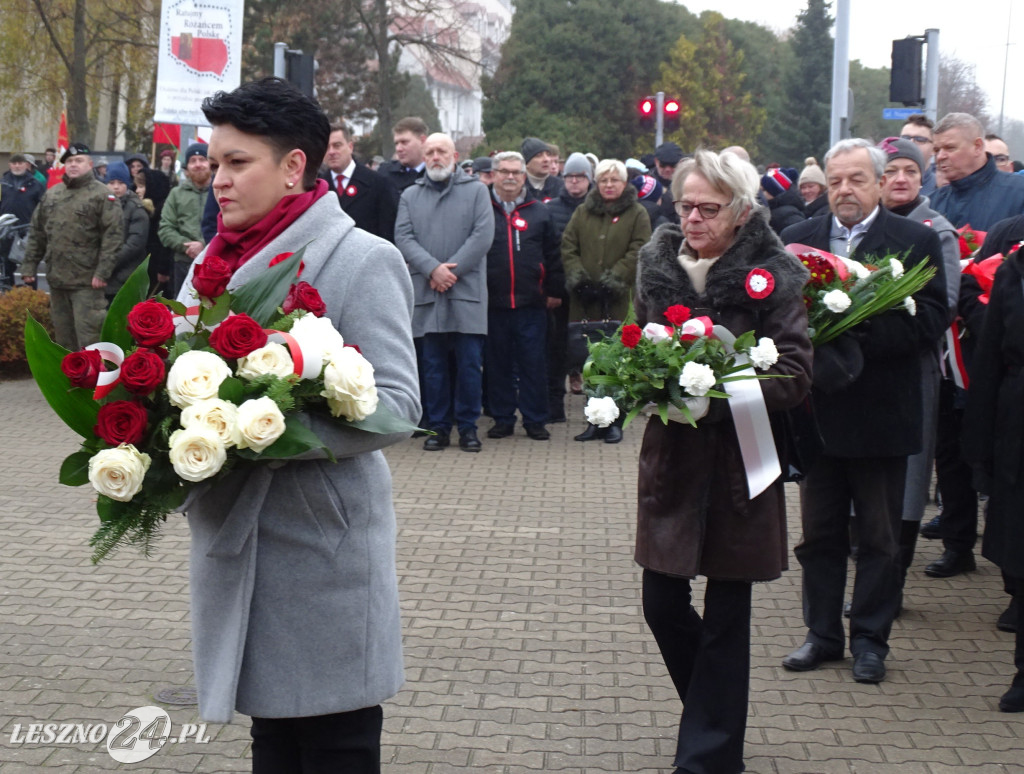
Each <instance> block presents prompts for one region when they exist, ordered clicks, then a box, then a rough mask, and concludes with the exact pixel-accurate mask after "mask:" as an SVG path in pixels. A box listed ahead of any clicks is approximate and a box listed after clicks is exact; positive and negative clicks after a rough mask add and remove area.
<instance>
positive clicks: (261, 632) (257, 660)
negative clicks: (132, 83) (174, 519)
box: [179, 78, 420, 774]
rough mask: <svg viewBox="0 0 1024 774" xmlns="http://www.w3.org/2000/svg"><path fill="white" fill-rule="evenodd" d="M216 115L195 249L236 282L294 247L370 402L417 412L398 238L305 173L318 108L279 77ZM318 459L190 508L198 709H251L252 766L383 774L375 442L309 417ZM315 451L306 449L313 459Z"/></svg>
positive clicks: (388, 672)
mask: <svg viewBox="0 0 1024 774" xmlns="http://www.w3.org/2000/svg"><path fill="white" fill-rule="evenodd" d="M203 111H204V113H205V114H206V117H207V119H208V120H209V121H210V123H211V124H212V125H213V127H214V129H213V134H212V136H211V139H210V146H209V157H210V160H211V162H212V164H213V167H214V168H215V170H216V173H215V177H214V180H213V195H214V196H216V197H217V202H218V204H219V206H220V216H219V222H218V234H217V236H216V237H215V238H214V239H213V240H212V241H211V242H210V245H209V246H208V247H207V249H206V251H205V253H204V254H203V255H202V256H200V257H199V258H198V259H197V260H196V262H195V264H194V265H193V268H192V270H191V271H190V272H189V276H188V278H187V280H186V283H185V286H184V288H183V290H182V293H181V295H180V297H179V298H180V299H181V300H182V301H192V302H194V296H192V273H193V272H194V271H195V268H196V266H197V265H199V264H201V263H202V262H203V260H204V259H205V257H206V256H207V255H217V256H219V257H221V258H223V259H224V260H226V261H227V262H228V263H229V265H231V266H232V267H233V269H234V273H233V275H232V277H231V280H230V283H229V284H228V289H229V290H231V289H234V288H237V287H239V286H241V285H244V284H245V283H246V282H247V281H249V280H250V279H252V278H253V277H255V276H257V275H258V274H259V273H260V272H262V271H264V270H265V269H266V268H267V266H268V264H269V263H270V261H271V260H272V259H273V258H274V257H275V256H278V255H280V254H281V253H285V252H293V251H296V250H298V249H299V248H300V247H302V246H304V245H305V246H306V251H305V253H304V255H303V264H304V267H303V270H302V279H303V280H305V281H307V282H309V283H310V284H312V285H313V286H314V287H315V288H316V289H317V290H318V291H319V292H320V295H321V297H322V298H323V300H324V302H325V303H326V305H327V316H328V317H329V318H330V319H331V320H332V321H333V322H334V324H335V326H336V327H337V329H338V330H339V331H340V332H341V334H342V336H343V337H344V339H345V341H346V342H347V343H351V344H356V345H358V346H359V347H360V349H361V350H362V352H363V354H364V355H365V356H366V358H367V359H368V360H369V361H370V362H371V363H372V364H373V366H374V377H375V380H376V385H377V390H378V394H379V399H380V402H381V403H382V404H383V405H385V406H387V408H388V409H389V410H390V411H391V412H392V413H394V414H396V415H397V416H400V417H404V418H406V419H408V420H409V421H410V422H412V421H415V420H416V419H417V418H418V417H419V412H420V407H419V399H418V394H417V387H416V360H415V356H414V354H413V345H412V336H411V330H412V328H411V310H412V288H411V286H410V281H409V274H408V271H407V270H406V268H405V263H404V261H403V260H402V257H401V255H400V254H399V252H398V250H396V249H395V247H394V246H392V245H391V244H389V243H388V242H385V241H384V240H383V239H379V238H377V237H375V236H371V235H369V234H367V233H365V232H363V231H360V230H358V229H356V228H355V226H354V223H353V222H352V220H351V219H350V218H349V217H348V216H347V215H345V214H344V213H343V212H342V211H341V208H340V206H339V205H338V199H337V197H336V196H328V195H325V194H326V193H327V184H326V183H325V182H324V181H318V180H317V179H316V172H317V165H318V162H319V161H320V159H322V158H323V156H324V153H325V152H326V149H327V141H328V137H329V134H330V127H329V124H328V121H327V117H326V116H325V115H324V113H323V111H322V110H321V109H320V107H319V106H318V105H317V104H316V103H315V102H314V101H313V100H311V99H309V98H307V97H305V96H303V95H302V94H301V93H299V92H298V91H297V90H296V89H294V87H292V86H290V85H288V84H287V83H285V82H284V81H281V80H277V79H272V78H268V79H264V80H262V81H257V82H255V83H247V84H243V85H242V86H240V87H239V88H238V89H236V90H235V91H233V92H231V93H224V92H221V93H218V94H216V95H215V96H213V97H212V98H210V99H208V100H207V101H206V102H204V104H203ZM309 421H310V423H311V426H312V428H313V430H314V431H315V432H316V433H317V435H318V436H319V437H320V438H321V439H323V440H324V441H325V443H326V444H327V446H328V447H329V448H330V450H331V452H332V453H333V454H334V456H335V457H336V458H337V462H330V461H328V460H326V459H324V455H323V453H322V452H321V453H319V454H318V455H313V454H309V455H307V458H305V459H303V460H301V461H289V462H288V463H287V464H283V465H275V464H268V465H261V466H253V467H250V468H247V469H245V470H241V471H236V472H233V473H231V474H229V475H228V476H227V477H226V478H224V479H220V480H218V481H217V483H215V484H213V485H212V486H211V487H210V488H208V489H207V490H205V491H204V492H202V493H201V494H200V496H199V497H197V498H194V499H193V501H192V502H190V503H188V504H187V516H188V521H189V527H190V529H191V532H192V548H191V557H190V570H191V599H192V629H193V651H194V661H195V670H196V681H197V684H198V688H199V704H200V714H201V716H202V717H203V718H204V719H206V720H211V721H218V722H228V721H229V720H230V719H231V716H232V712H233V711H234V710H236V709H237V710H238V711H239V712H242V713H244V714H247V715H251V716H252V717H253V723H252V737H253V771H254V772H256V773H257V774H271V773H273V774H291V773H293V772H294V773H296V774H298V773H300V772H301V774H319V773H320V772H325V773H326V772H340V771H344V772H353V773H354V774H363V773H364V772H378V771H379V770H380V732H381V723H382V710H381V708H380V706H379V705H380V703H381V702H382V701H384V700H386V699H388V698H390V697H391V696H393V695H394V694H395V693H396V692H397V691H398V689H399V687H400V686H401V684H402V680H403V674H402V654H401V640H400V624H399V608H398V589H397V576H396V571H395V514H394V509H393V506H392V501H391V476H390V472H389V470H388V465H387V462H386V461H385V459H384V457H383V455H382V454H381V452H380V449H381V448H383V447H385V446H388V445H390V444H393V443H395V442H397V441H400V440H402V439H404V438H406V437H407V434H404V433H402V434H394V435H375V434H371V433H367V432H363V431H360V430H355V429H351V428H344V427H341V426H340V425H337V424H336V423H334V422H332V421H331V420H330V419H329V418H326V417H323V418H321V417H319V416H314V415H310V417H309ZM317 456H318V457H319V458H315V457H317Z"/></svg>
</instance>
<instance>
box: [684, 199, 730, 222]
mask: <svg viewBox="0 0 1024 774" xmlns="http://www.w3.org/2000/svg"><path fill="white" fill-rule="evenodd" d="M675 205H676V212H677V213H678V214H679V217H680V218H682V219H683V220H685V219H686V218H688V217H690V213H691V212H693V211H694V210H697V212H699V213H700V216H701V217H702V218H703V219H704V220H714V219H715V218H717V217H718V213H720V212H721V211H722V207H724V206H725V205H724V204H713V203H711V202H708V203H705V204H690V203H689V202H675Z"/></svg>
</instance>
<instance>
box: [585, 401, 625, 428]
mask: <svg viewBox="0 0 1024 774" xmlns="http://www.w3.org/2000/svg"><path fill="white" fill-rule="evenodd" d="M583 413H584V414H586V415H587V421H588V422H589V423H590V424H592V425H597V426H598V427H608V426H609V425H610V424H611V423H612V422H614V421H615V420H616V419H618V418H619V407H618V406H616V405H615V400H614V399H613V398H591V399H590V400H588V401H587V406H586V408H585V409H583Z"/></svg>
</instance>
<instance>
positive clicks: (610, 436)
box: [604, 425, 622, 443]
mask: <svg viewBox="0 0 1024 774" xmlns="http://www.w3.org/2000/svg"><path fill="white" fill-rule="evenodd" d="M621 440H622V428H621V427H619V426H618V425H608V429H607V430H605V431H604V442H605V443H618V442H619V441H621Z"/></svg>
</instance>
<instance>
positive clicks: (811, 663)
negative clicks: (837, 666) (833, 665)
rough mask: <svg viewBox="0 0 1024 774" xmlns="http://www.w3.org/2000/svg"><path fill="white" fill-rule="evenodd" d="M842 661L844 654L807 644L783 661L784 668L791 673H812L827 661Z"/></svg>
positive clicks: (810, 643)
mask: <svg viewBox="0 0 1024 774" xmlns="http://www.w3.org/2000/svg"><path fill="white" fill-rule="evenodd" d="M842 660H843V654H842V653H829V652H828V651H827V650H825V649H824V648H823V647H821V645H815V644H814V643H813V642H805V643H804V644H803V645H801V646H800V647H799V648H797V649H796V650H794V651H793V652H792V653H790V654H789V655H788V656H786V657H785V658H784V659H782V666H784V667H785V668H786V669H788V670H789V671H790V672H810V671H811V670H812V669H817V668H818V667H820V666H821V665H822V664H823V663H825V662H826V661H842Z"/></svg>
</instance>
